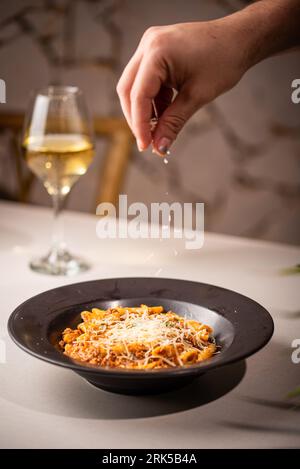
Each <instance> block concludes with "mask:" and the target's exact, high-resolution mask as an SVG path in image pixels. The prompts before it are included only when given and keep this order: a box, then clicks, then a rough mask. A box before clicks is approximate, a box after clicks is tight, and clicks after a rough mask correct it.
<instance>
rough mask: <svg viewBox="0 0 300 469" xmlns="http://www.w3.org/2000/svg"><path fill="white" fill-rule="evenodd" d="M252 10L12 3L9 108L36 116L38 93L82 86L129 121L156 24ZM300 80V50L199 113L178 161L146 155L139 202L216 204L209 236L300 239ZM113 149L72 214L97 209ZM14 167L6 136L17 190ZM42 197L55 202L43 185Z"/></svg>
mask: <svg viewBox="0 0 300 469" xmlns="http://www.w3.org/2000/svg"><path fill="white" fill-rule="evenodd" d="M244 3H245V2H242V1H238V0H235V1H234V0H227V1H226V0H221V1H220V0H219V1H217V0H152V1H146V0H145V1H144V0H124V1H122V0H121V1H119V2H114V1H104V0H103V1H101V0H100V1H88V0H85V1H84V0H82V1H81V0H78V1H76V0H72V1H71V2H70V1H60V0H57V1H56V2H55V1H53V2H49V1H48V2H46V1H45V2H44V1H42V0H37V1H33V0H28V1H27V0H11V1H2V2H1V3H0V23H1V28H0V77H1V78H3V79H5V81H6V83H7V104H5V105H1V109H0V110H1V112H2V111H3V112H4V111H9V110H21V111H22V110H24V109H25V108H26V105H27V103H28V96H29V93H30V91H31V90H32V89H33V88H38V87H40V86H44V85H45V84H47V83H48V82H49V81H51V80H52V81H53V80H54V81H60V82H61V83H65V84H77V85H79V86H80V87H81V88H82V89H83V90H84V92H85V95H86V98H87V101H88V105H89V108H90V110H91V112H92V113H95V114H97V115H102V114H103V115H108V114H119V113H120V108H119V104H118V100H117V97H116V94H115V85H116V82H117V78H118V76H119V74H120V72H121V70H122V67H123V66H124V65H125V64H126V62H127V60H128V59H129V57H130V55H131V54H132V52H133V51H134V49H135V47H136V45H137V43H138V41H139V38H140V37H141V35H142V33H143V31H144V30H145V29H146V28H147V27H149V26H151V25H158V24H168V23H174V22H183V21H195V20H208V19H212V18H216V17H218V16H223V15H225V14H228V13H229V12H230V11H233V10H234V9H235V8H237V7H239V6H242V5H243V4H244ZM47 5H48V7H47ZM49 5H50V8H49ZM68 5H69V8H70V10H69V11H67V15H65V16H64V15H63V14H62V12H63V11H64V9H66V8H67V7H68ZM66 17H67V18H68V20H67V21H66V20H65V19H64V18H66ZM241 47H242V44H241ZM294 78H300V52H291V53H288V54H285V55H282V56H280V57H279V56H278V57H273V58H271V59H269V60H267V61H265V62H263V63H261V64H259V65H257V66H256V67H255V68H253V69H252V70H251V71H250V72H249V73H248V74H247V75H246V76H245V77H244V78H243V79H242V81H241V82H240V83H239V85H238V86H237V87H236V88H235V89H234V90H232V91H230V92H228V93H227V94H226V95H224V96H222V97H220V98H218V99H217V100H216V101H215V102H214V103H212V104H210V105H208V106H206V107H205V108H204V109H202V110H201V111H199V112H198V113H197V115H195V116H194V117H193V118H192V120H191V121H190V123H189V124H188V125H187V126H186V128H185V130H184V131H183V132H182V134H181V135H180V137H179V138H178V141H177V142H176V144H175V145H174V148H173V151H172V155H171V157H170V160H169V164H168V165H164V164H163V162H162V160H161V159H159V158H156V157H154V156H153V155H152V154H151V152H150V151H148V152H146V153H144V154H142V155H141V154H139V153H138V152H137V151H136V149H135V148H134V154H133V159H132V163H131V165H130V167H129V170H128V173H127V177H126V183H125V187H124V190H123V192H124V193H127V194H128V197H129V201H130V202H132V201H143V202H145V203H150V202H151V201H152V200H166V201H170V202H171V201H175V200H179V201H184V202H205V203H206V219H205V220H206V229H207V230H210V231H216V232H222V233H231V234H235V235H243V236H249V237H257V238H262V239H269V240H274V241H285V242H289V243H299V242H300V227H299V214H300V184H299V183H300V104H299V105H298V106H297V105H295V104H292V102H291V82H292V80H293V79H294ZM103 152H104V144H103V143H101V142H98V151H97V156H96V158H95V161H94V163H93V165H92V166H91V168H90V169H89V171H88V173H87V175H86V176H85V177H83V178H82V179H81V181H80V182H79V183H78V184H77V186H76V187H75V188H74V190H73V192H72V194H71V196H70V199H69V201H68V206H69V208H71V209H77V210H84V211H94V210H95V207H94V192H95V188H96V186H97V184H98V180H99V171H101V166H100V165H101V156H102V155H103ZM10 163H11V161H10V149H9V135H7V134H4V135H2V136H1V137H0V184H2V186H5V187H8V188H9V189H11V188H12V187H13V185H14V184H15V181H14V179H13V174H12V173H11V171H10ZM83 194H84V196H83ZM31 201H32V202H34V203H38V204H48V203H49V201H48V197H47V194H46V193H45V191H44V189H43V188H42V187H41V185H40V184H39V183H38V182H37V183H36V184H35V187H34V191H33V193H32V196H31Z"/></svg>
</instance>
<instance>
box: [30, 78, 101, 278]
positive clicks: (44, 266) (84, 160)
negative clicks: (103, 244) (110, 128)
mask: <svg viewBox="0 0 300 469" xmlns="http://www.w3.org/2000/svg"><path fill="white" fill-rule="evenodd" d="M22 149H23V153H24V156H25V159H26V161H27V164H28V166H29V168H30V169H31V170H32V171H33V172H34V174H35V175H36V176H37V177H39V178H40V179H41V180H42V182H43V184H44V186H45V188H46V190H47V192H48V194H49V195H50V196H51V197H52V201H53V207H54V229H53V242H52V246H51V248H50V251H49V253H48V254H47V255H46V256H44V257H42V258H40V259H35V260H33V261H32V262H31V263H30V267H31V268H32V269H33V270H35V271H38V272H41V273H46V274H52V275H69V274H74V273H77V272H80V271H83V270H86V269H88V267H89V265H88V264H87V263H86V262H85V261H84V260H82V259H80V258H78V257H75V256H72V255H71V254H70V253H69V251H68V250H67V248H66V244H65V242H64V238H63V229H62V220H61V211H62V208H63V204H64V201H65V198H66V196H67V194H68V193H69V192H70V190H71V188H72V186H73V185H74V183H75V182H76V181H77V180H78V179H79V177H80V176H82V175H83V174H85V173H86V171H87V169H88V167H89V165H90V163H91V161H92V159H93V156H94V141H93V133H92V127H91V123H90V120H89V118H88V114H87V111H86V108H85V104H84V101H83V97H82V93H81V91H80V90H79V89H78V88H77V87H74V86H50V87H48V88H45V89H44V90H41V91H40V92H39V93H38V94H37V95H36V96H35V99H34V101H33V104H32V106H31V108H30V110H29V112H28V114H27V116H26V119H25V126H24V133H23V141H22Z"/></svg>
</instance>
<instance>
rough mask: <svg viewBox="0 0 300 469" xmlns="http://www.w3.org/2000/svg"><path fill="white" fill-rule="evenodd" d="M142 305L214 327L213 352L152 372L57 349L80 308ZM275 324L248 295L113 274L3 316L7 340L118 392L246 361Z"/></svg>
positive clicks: (155, 388) (164, 386)
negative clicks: (105, 364)
mask: <svg viewBox="0 0 300 469" xmlns="http://www.w3.org/2000/svg"><path fill="white" fill-rule="evenodd" d="M140 304H147V305H148V306H154V305H162V306H163V307H164V309H165V310H166V311H168V310H172V311H174V312H175V313H176V314H178V315H179V316H184V317H186V318H188V319H195V320H196V321H199V322H203V323H205V324H208V325H209V326H211V327H213V330H214V333H213V335H214V337H215V339H216V342H217V345H218V346H219V353H217V354H216V355H214V356H213V357H211V358H209V359H208V360H205V361H203V362H200V363H197V364H195V365H188V366H184V367H174V368H164V369H157V370H155V369H154V370H129V369H128V370H126V369H118V368H111V369H109V368H101V367H95V366H90V365H86V364H84V363H80V362H78V361H76V362H75V361H73V360H71V359H70V358H69V357H67V356H66V355H64V354H63V352H62V350H61V348H60V346H59V341H60V340H61V334H62V331H63V330H64V329H65V328H66V327H71V328H76V326H77V324H78V323H79V322H80V321H81V319H80V313H81V312H82V311H83V310H90V309H91V308H100V309H108V308H110V307H115V306H116V305H122V306H128V307H130V306H138V305H140ZM273 328H274V326H273V321H272V318H271V316H270V314H269V313H268V312H267V311H266V310H265V309H264V308H263V307H262V306H261V305H259V304H258V303H256V302H255V301H253V300H251V299H250V298H247V297H245V296H243V295H240V294H239V293H236V292H233V291H230V290H226V289H224V288H220V287H216V286H213V285H208V284H204V283H197V282H190V281H185V280H175V279H163V278H112V279H102V280H93V281H90V282H83V283H76V284H72V285H66V286H63V287H59V288H55V289H53V290H49V291H46V292H44V293H41V294H39V295H37V296H34V297H32V298H30V299H29V300H27V301H25V302H24V303H22V304H21V305H20V306H18V307H17V308H16V309H15V311H14V312H13V313H12V314H11V316H10V318H9V321H8V330H9V334H10V336H11V338H12V339H13V340H14V342H15V343H16V344H17V345H18V346H19V347H21V348H22V349H23V350H25V351H26V352H28V353H30V354H31V355H33V356H35V357H37V358H40V359H42V360H45V361H47V362H50V363H52V364H54V365H59V366H63V367H65V368H69V369H71V370H73V371H75V372H76V373H78V374H79V375H80V376H82V377H83V378H85V379H86V380H87V381H88V382H89V383H91V384H93V385H94V386H97V387H98V388H102V389H105V390H107V391H112V392H118V393H124V394H146V393H158V392H162V391H167V390H171V389H174V388H175V387H179V386H182V385H184V384H187V383H189V382H190V381H191V380H193V379H194V378H196V377H197V376H199V375H200V374H203V373H206V372H209V371H210V370H212V369H214V368H217V367H221V366H224V365H228V364H231V363H234V362H237V361H239V360H242V359H245V358H247V357H249V356H250V355H252V354H254V353H255V352H257V351H258V350H259V349H261V348H262V347H263V346H264V345H265V344H266V343H267V342H268V341H269V340H270V338H271V336H272V334H273Z"/></svg>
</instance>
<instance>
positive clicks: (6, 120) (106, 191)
mask: <svg viewBox="0 0 300 469" xmlns="http://www.w3.org/2000/svg"><path fill="white" fill-rule="evenodd" d="M23 120H24V115H22V114H16V113H8V114H0V131H3V130H9V131H11V132H12V135H13V149H14V151H13V153H14V154H13V155H12V156H13V157H14V166H15V174H16V178H17V181H18V187H19V191H18V193H17V194H14V196H13V198H14V199H15V200H18V201H20V202H27V201H28V197H29V194H30V189H31V187H32V184H33V182H34V175H33V174H32V173H31V172H28V171H27V170H26V169H25V168H24V164H23V162H22V156H21V154H20V133H21V130H22V126H23ZM94 130H95V134H96V136H99V137H103V138H105V139H106V140H107V144H108V146H107V150H106V152H105V155H104V159H103V163H102V165H101V173H100V177H99V186H98V189H97V191H96V194H95V198H94V200H95V204H96V205H98V204H99V203H101V202H111V203H113V204H115V203H116V202H117V199H118V195H119V193H120V191H121V190H122V186H123V182H124V178H125V175H126V171H127V167H128V164H129V161H130V156H131V149H132V144H133V141H134V139H133V135H132V133H131V131H130V129H129V127H128V125H127V123H126V121H125V120H124V119H123V118H119V117H96V118H95V119H94Z"/></svg>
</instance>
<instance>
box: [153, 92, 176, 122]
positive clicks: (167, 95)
mask: <svg viewBox="0 0 300 469" xmlns="http://www.w3.org/2000/svg"><path fill="white" fill-rule="evenodd" d="M173 95H174V91H173V88H170V87H167V86H165V85H162V86H161V88H160V90H159V92H158V95H157V96H156V97H155V106H156V110H157V114H158V117H160V116H161V115H162V114H163V113H164V111H165V110H166V109H167V107H168V106H170V104H171V102H172V100H173Z"/></svg>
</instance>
